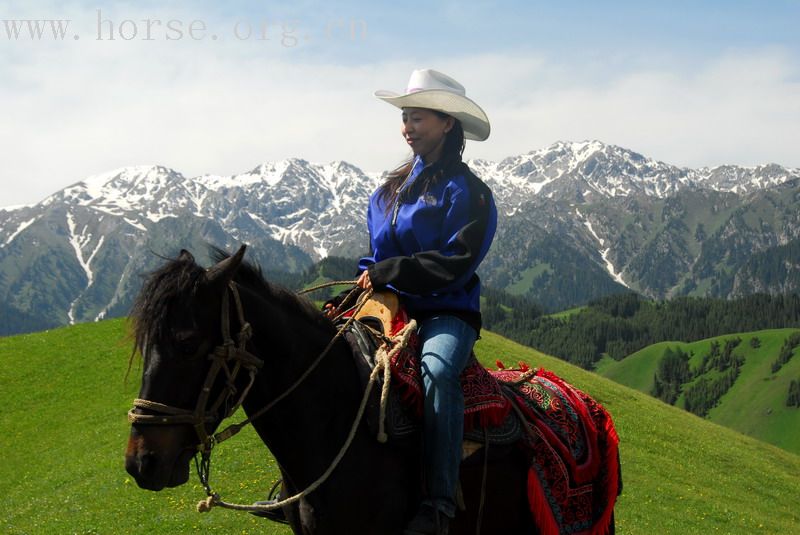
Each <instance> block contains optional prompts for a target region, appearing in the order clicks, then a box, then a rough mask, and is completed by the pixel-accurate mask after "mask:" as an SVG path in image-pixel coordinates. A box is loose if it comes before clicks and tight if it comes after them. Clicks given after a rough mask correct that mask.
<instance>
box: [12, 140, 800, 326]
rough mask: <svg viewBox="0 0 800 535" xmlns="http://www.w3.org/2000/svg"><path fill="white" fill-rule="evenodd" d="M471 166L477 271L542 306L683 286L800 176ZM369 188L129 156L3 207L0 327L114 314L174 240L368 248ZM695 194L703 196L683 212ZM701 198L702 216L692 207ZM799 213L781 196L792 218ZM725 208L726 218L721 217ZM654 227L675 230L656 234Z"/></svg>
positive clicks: (270, 254)
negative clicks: (487, 207) (483, 237)
mask: <svg viewBox="0 0 800 535" xmlns="http://www.w3.org/2000/svg"><path fill="white" fill-rule="evenodd" d="M468 163H469V165H470V167H471V168H473V170H474V171H475V172H476V173H477V174H478V175H479V176H481V177H482V178H483V179H484V180H485V181H486V182H487V184H489V185H490V187H491V188H492V190H493V192H494V194H495V197H496V199H497V204H498V207H499V209H500V212H501V226H500V230H499V231H498V235H497V238H496V240H495V245H494V246H493V249H492V251H491V252H490V254H489V257H487V260H486V262H485V268H484V269H483V271H484V278H485V279H486V280H487V281H488V283H489V284H491V285H493V286H495V287H498V288H506V289H509V290H510V291H513V292H516V293H528V294H531V295H534V296H536V297H538V298H540V299H542V300H547V301H548V302H549V305H550V306H551V307H557V306H561V305H564V304H570V303H577V302H582V300H584V301H585V299H586V298H590V297H596V296H598V295H602V294H603V293H608V292H611V291H618V290H619V289H624V288H625V286H628V287H631V288H633V289H635V290H637V291H642V292H644V293H647V294H648V295H653V296H663V295H672V294H675V293H681V292H683V293H687V292H691V291H693V290H692V288H691V284H690V283H693V281H694V282H696V281H695V279H696V277H689V278H686V276H685V273H686V270H687V269H689V272H691V269H692V266H694V265H703V266H705V267H704V269H706V271H708V270H709V269H711V270H712V271H713V269H714V268H713V265H712V267H710V268H709V267H708V262H709V261H710V262H712V264H713V262H714V260H713V258H715V257H714V256H713V255H711V256H709V254H710V253H707V254H706V256H703V254H704V253H703V251H704V249H703V248H704V247H705V248H706V249H708V251H711V250H713V247H712V246H711V243H710V242H709V240H711V239H713V238H714V237H715V236H716V235H715V232H717V231H718V230H719V229H721V228H726V229H727V230H725V232H728V233H731V232H733V233H734V235H735V233H736V232H737V231H738V230H741V226H737V224H734V223H736V221H738V219H736V218H737V217H739V218H741V217H742V216H741V213H739V215H737V213H738V212H737V210H739V211H740V212H741V211H742V210H745V211H746V207H748V206H752V205H754V203H755V204H758V202H757V201H758V199H761V200H763V199H766V196H769V195H776V196H777V197H778V198H783V197H785V195H789V196H791V195H794V194H795V193H794V192H796V186H792V185H793V184H794V183H796V182H797V181H798V180H800V170H797V169H786V168H784V167H780V166H778V165H776V164H771V165H766V166H760V167H755V168H743V167H737V166H721V167H716V168H711V169H696V170H695V169H686V168H678V167H675V166H672V165H669V164H666V163H663V162H658V161H655V160H652V159H649V158H646V157H644V156H642V155H640V154H637V153H635V152H633V151H630V150H627V149H624V148H621V147H618V146H614V145H606V144H603V143H601V142H598V141H586V142H558V143H555V144H553V145H551V146H550V147H547V148H544V149H540V150H536V151H532V152H530V153H528V154H524V155H520V156H514V157H509V158H506V159H504V160H502V161H500V162H488V161H484V160H471V161H469V162H468ZM379 183H380V176H377V175H372V174H367V173H365V172H363V171H361V170H360V169H358V168H357V167H355V166H353V165H351V164H349V163H347V162H342V161H338V162H331V163H327V164H317V163H309V162H307V161H305V160H302V159H287V160H283V161H280V162H265V163H263V164H261V165H258V166H257V167H255V168H253V169H251V170H250V171H247V172H244V173H241V174H237V175H233V176H218V175H201V176H196V177H187V176H185V175H183V174H182V173H180V172H179V171H177V170H173V169H169V168H166V167H163V166H158V165H153V166H136V167H126V168H122V169H117V170H114V171H110V172H107V173H103V174H100V175H96V176H92V177H88V178H86V179H84V180H82V181H80V182H78V183H75V184H73V185H71V186H69V187H67V188H65V189H63V190H61V191H59V192H56V193H55V194H53V195H51V196H50V197H48V198H46V199H45V200H43V201H42V202H40V203H38V204H36V205H33V206H24V207H15V208H6V209H0V297H2V298H3V299H2V301H3V304H2V305H0V334H3V333H11V332H20V331H25V330H36V329H39V328H47V327H51V326H56V325H62V324H65V323H72V322H75V321H87V320H94V319H99V318H102V317H106V316H112V315H120V314H125V313H126V312H127V307H128V306H129V304H130V302H131V299H132V296H133V295H134V294H135V292H136V291H137V290H138V287H139V284H140V275H141V273H143V272H145V271H147V270H149V269H152V267H154V266H155V265H157V264H158V263H159V262H160V261H161V260H160V258H159V257H158V256H157V255H171V254H174V253H176V252H177V251H178V250H179V249H180V248H182V247H185V248H189V249H192V250H193V251H194V252H196V253H197V252H202V250H203V245H202V244H203V243H204V242H211V243H214V244H217V245H219V246H222V247H228V248H233V247H235V246H236V245H237V244H238V243H242V242H246V243H249V244H251V246H252V247H251V249H250V252H249V254H250V255H251V258H252V259H255V260H257V261H258V262H260V263H261V264H262V266H263V267H264V268H265V269H268V270H283V271H298V270H302V269H304V268H306V267H308V266H310V265H311V264H312V263H313V262H314V261H317V260H319V259H321V258H324V257H326V256H328V255H336V256H345V257H356V256H359V255H360V254H362V253H364V252H365V251H366V249H367V246H368V243H367V239H368V238H367V235H366V229H365V224H364V215H365V210H366V205H367V199H368V196H369V194H370V193H371V192H372V191H373V190H374V188H375V187H376V186H377V184H379ZM793 187H794V189H793ZM778 191H780V192H783V193H774V194H773V193H772V192H778ZM759 195H760V197H759ZM697 198H703V199H704V201H703V202H704V203H705V204H702V203H701V205H699V206H696V207H693V208H687V207H689V206H693V205H692V203H693V202H694V201H693V199H697ZM759 202H760V201H759ZM763 202H764V203H766V202H767V201H766V200H764V201H763ZM676 203H677V204H680V207H678V208H676V207H675V205H676ZM709 203H711V205H713V206H715V207H716V208H715V210H716V211H715V212H714V214H716V215H715V216H714V217H713V218H706V219H703V218H702V217H699V216H697V215H696V214H695V213H694V212H696V211H697V210H702V209H704V208H705V207H708V206H709ZM773 204H774V203H773ZM779 204H780V203H779ZM759 206H760V205H759ZM764 206H766V204H765V205H764ZM794 207H795V205H794V204H793V202H788V203H784V204H783V209H785V210H787V211H789V212H791V210H793V209H794ZM693 211H694V212H693ZM797 212H798V213H800V210H797ZM675 214H677V215H675ZM681 214H683V215H681ZM720 214H723V215H724V216H725V217H727V218H728V219H727V220H725V221H728V222H729V223H730V221H734V222H733V223H730V224H731V225H732V226H730V227H725V225H724V223H725V221H722V226H720V224H721V223H720V220H721V218H722V216H721V215H720ZM784 216H785V217H784ZM759 217H761V225H762V227H763V228H761V230H758V229H756V230H753V229H749V231H752V232H756V233H759V232H761V233H762V234H763V233H766V234H769V236H770V237H769V238H765V239H763V240H761V241H760V243H762V245H763V247H761V248H760V249H758V252H763V251H764V250H765V248H768V247H773V246H780V245H785V244H786V243H788V242H790V241H791V240H793V239H795V238H796V237H797V232H795V229H794V227H793V225H794V223H793V220H792V217H791V215H786V214H784V215H783V216H781V217H782V218H783V219H781V220H780V221H778V220H775V221H774V223H773V224H772V226H771V227H770V225H769V224H768V222H765V217H764V216H763V214H761V215H760V216H759ZM701 220H702V221H701ZM748 221H749V220H748ZM698 224H699V227H698V226H697V225H698ZM664 225H666V226H667V227H669V228H672V229H673V231H674V232H673V233H672V234H669V235H668V236H667V235H665V234H664V232H665V230H664V228H663V227H664ZM681 225H683V227H686V228H685V229H684V228H683V227H682V226H681ZM798 226H800V225H798ZM673 227H674V228H673ZM767 227H769V228H770V229H772V230H765V229H767ZM773 227H774V228H773ZM675 228H677V229H678V230H674V229H675ZM748 228H749V227H748ZM737 229H738V230H737ZM749 231H748V232H749ZM766 234H765V235H766ZM686 236H689V238H687V237H686ZM726 236H727V235H726ZM717 238H718V239H717V241H718V242H724V243H728V242H725V239H724V238H725V236H717ZM757 241H758V240H757ZM681 243H683V245H680V244H681ZM658 244H661V245H658ZM679 245H680V247H678V246H679ZM665 247H666V249H665ZM676 247H678V248H679V249H680V251H673V249H675V248H676ZM737 247H738V246H737ZM665 250H666V251H672V253H664V251H665ZM787 250H795V249H792V248H789V249H787ZM647 251H650V252H649V253H647ZM655 251H658V254H656V252H655ZM737 251H738V249H737ZM753 252H757V251H753ZM152 253H156V255H154V254H152ZM659 254H660V255H661V256H664V255H665V254H666V256H668V257H669V258H670V259H671V261H670V262H667V264H669V265H672V264H673V263H674V270H683V273H684V276H677V275H675V273H672V272H670V274H668V275H665V274H664V273H662V271H664V265H665V264H664V263H663V262H662V263H661V264H658V265H655V264H654V265H652V266H650V264H649V262H650V260H652V258H655V257H659V258H661V257H660V256H659ZM725 254H728V255H729V256H730V254H731V252H730V251H727V252H726V253H725ZM736 254H739V255H740V256H741V253H739V252H737V253H736ZM198 256H199V257H201V258H202V255H201V254H198ZM709 258H712V260H709ZM742 258H744V257H742ZM663 260H664V258H662V261H663ZM673 260H674V262H672V261H673ZM740 260H741V259H740ZM745 260H746V258H745ZM737 261H738V260H737ZM739 264H741V262H739ZM739 264H737V265H739ZM648 266H650V267H648ZM751 268H752V266H751ZM726 269H727V270H728V272H730V269H731V268H730V267H728V268H726ZM756 271H757V270H756ZM748 273H754V271H753V269H750V271H748ZM698 277H700V276H699V275H698ZM703 277H705V279H703V280H707V279H708V278H709V276H708V274H707V273H705V274H704V275H703ZM700 278H702V277H700ZM651 279H652V280H651ZM569 281H572V282H569ZM754 284H755V283H754ZM681 285H683V286H681ZM584 286H585V287H584ZM766 286H768V287H769V285H768V284H767V285H766ZM784 286H785V285H784ZM784 286H780V287H784ZM737 287H744V286H743V285H741V284H740V285H738V286H737ZM755 287H760V286H759V285H758V284H755ZM776 287H778V286H776ZM723 290H724V288H723V289H720V290H719V292H718V293H720V294H724V291H723Z"/></svg>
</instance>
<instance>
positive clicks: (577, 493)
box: [492, 369, 622, 535]
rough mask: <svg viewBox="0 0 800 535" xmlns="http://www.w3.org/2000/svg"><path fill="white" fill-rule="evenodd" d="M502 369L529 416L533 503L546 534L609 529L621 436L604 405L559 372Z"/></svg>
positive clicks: (594, 533) (499, 375)
mask: <svg viewBox="0 0 800 535" xmlns="http://www.w3.org/2000/svg"><path fill="white" fill-rule="evenodd" d="M526 371H527V370H526V369H519V370H498V371H496V372H492V375H493V377H494V378H496V379H497V380H498V381H500V382H503V383H505V384H509V385H514V386H513V387H512V388H511V389H510V391H511V393H510V396H511V398H512V402H513V403H514V404H515V406H516V407H517V408H518V409H519V412H520V413H521V414H522V415H523V416H524V425H525V427H526V428H527V433H526V435H525V436H524V438H523V441H524V443H525V447H526V449H527V450H528V451H529V452H530V463H531V466H530V469H529V471H528V501H529V504H530V507H531V512H532V513H533V516H534V519H535V520H536V524H537V525H538V526H539V529H540V531H541V533H542V534H544V535H556V534H567V533H569V534H589V535H604V534H605V533H608V531H609V528H610V524H611V518H612V513H613V511H614V504H615V502H616V499H617V496H618V495H619V493H620V490H621V484H622V481H621V479H620V466H619V455H618V445H619V437H618V436H617V432H616V430H615V429H614V423H613V422H612V420H611V416H610V415H609V414H608V412H606V410H605V409H604V408H603V406H602V405H600V404H599V403H597V402H596V401H595V400H594V399H592V398H591V397H590V396H588V395H587V394H585V393H584V392H581V391H580V390H578V389H577V388H575V387H573V386H572V385H570V384H569V383H567V382H566V381H564V380H563V379H561V378H560V377H558V376H557V375H556V374H554V373H552V372H549V371H546V370H542V369H538V370H536V371H535V373H534V374H533V376H532V377H530V378H529V379H527V380H525V381H523V382H521V383H518V384H515V383H517V382H518V381H519V379H520V378H521V376H522V375H523V374H524V373H525V372H526Z"/></svg>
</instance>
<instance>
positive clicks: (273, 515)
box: [249, 479, 289, 524]
mask: <svg viewBox="0 0 800 535" xmlns="http://www.w3.org/2000/svg"><path fill="white" fill-rule="evenodd" d="M281 483H283V480H282V479H279V480H278V481H276V482H275V484H274V485H272V488H271V489H269V492H268V493H267V499H266V500H264V501H259V502H254V503H253V505H273V504H276V503H278V502H279V501H281V500H282V499H283V497H282V496H281ZM249 513H250V514H251V515H253V516H259V517H261V518H266V519H268V520H272V521H273V522H278V523H280V524H288V523H289V520H288V519H287V518H286V513H284V512H283V508H282V507H279V508H276V509H268V510H265V511H249Z"/></svg>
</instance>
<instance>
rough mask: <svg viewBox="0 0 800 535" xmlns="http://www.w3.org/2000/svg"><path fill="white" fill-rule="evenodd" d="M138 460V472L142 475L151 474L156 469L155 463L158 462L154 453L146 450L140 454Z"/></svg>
mask: <svg viewBox="0 0 800 535" xmlns="http://www.w3.org/2000/svg"><path fill="white" fill-rule="evenodd" d="M138 461H139V462H138V464H139V467H138V468H139V473H140V474H142V475H143V476H147V475H150V474H152V473H153V472H154V471H155V469H156V465H157V464H158V458H157V457H156V454H155V453H152V452H147V453H144V454H142V455H140V456H139V459H138Z"/></svg>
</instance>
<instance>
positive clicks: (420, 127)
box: [400, 108, 455, 163]
mask: <svg viewBox="0 0 800 535" xmlns="http://www.w3.org/2000/svg"><path fill="white" fill-rule="evenodd" d="M402 119H403V126H402V127H401V128H400V133H401V134H403V138H404V139H405V140H406V143H408V146H409V147H411V150H412V151H413V152H414V154H415V155H418V156H422V158H423V160H425V162H426V163H431V162H435V161H436V160H438V159H439V157H440V156H441V154H442V146H443V145H444V137H445V134H446V133H447V132H449V131H450V129H451V128H453V124H454V122H455V119H453V118H452V117H450V116H447V117H445V118H442V117H439V115H437V114H436V113H434V112H433V111H431V110H428V109H425V108H403V115H402Z"/></svg>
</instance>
